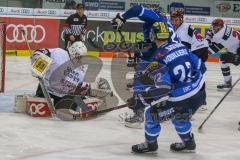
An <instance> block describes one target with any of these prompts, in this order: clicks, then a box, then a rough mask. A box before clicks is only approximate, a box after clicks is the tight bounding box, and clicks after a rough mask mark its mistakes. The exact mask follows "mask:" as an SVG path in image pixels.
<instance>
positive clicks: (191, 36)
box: [170, 10, 208, 62]
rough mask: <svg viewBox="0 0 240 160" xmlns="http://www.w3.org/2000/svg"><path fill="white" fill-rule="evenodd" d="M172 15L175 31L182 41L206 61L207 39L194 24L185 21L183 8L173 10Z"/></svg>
mask: <svg viewBox="0 0 240 160" xmlns="http://www.w3.org/2000/svg"><path fill="white" fill-rule="evenodd" d="M170 16H171V22H172V25H173V26H174V29H175V33H176V34H177V36H178V38H179V39H180V41H181V43H182V44H184V45H185V46H186V47H188V48H189V49H190V50H191V51H192V52H193V53H194V54H196V55H197V56H198V57H199V58H201V59H202V61H203V62H205V61H206V60H207V58H208V43H207V41H206V40H205V39H204V38H203V37H202V35H201V34H200V33H198V32H197V31H196V30H195V29H194V27H193V26H192V25H190V24H188V23H185V22H184V20H183V12H182V11H181V10H176V11H173V12H172V13H171V14H170Z"/></svg>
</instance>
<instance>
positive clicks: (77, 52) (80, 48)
mask: <svg viewBox="0 0 240 160" xmlns="http://www.w3.org/2000/svg"><path fill="white" fill-rule="evenodd" d="M68 53H69V56H70V59H74V58H78V59H79V58H80V57H81V56H83V55H86V54H87V47H86V46H85V45H84V43H83V42H81V41H77V42H74V43H73V44H72V45H71V46H70V47H69V48H68Z"/></svg>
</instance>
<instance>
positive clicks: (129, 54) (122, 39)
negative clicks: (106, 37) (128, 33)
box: [117, 29, 132, 58]
mask: <svg viewBox="0 0 240 160" xmlns="http://www.w3.org/2000/svg"><path fill="white" fill-rule="evenodd" d="M117 31H118V33H119V34H120V36H121V41H122V42H123V43H124V44H125V46H126V45H127V43H126V41H125V39H124V36H123V34H122V31H121V30H120V29H118V30H117ZM127 53H128V56H129V58H132V56H131V53H130V51H129V50H128V51H127Z"/></svg>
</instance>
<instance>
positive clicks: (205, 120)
mask: <svg viewBox="0 0 240 160" xmlns="http://www.w3.org/2000/svg"><path fill="white" fill-rule="evenodd" d="M239 81H240V78H238V79H237V80H236V82H235V83H234V84H233V86H232V87H231V88H230V89H229V90H228V91H227V93H226V94H225V95H224V96H223V97H222V99H221V100H220V101H219V102H218V104H217V105H216V106H215V107H214V108H213V110H212V111H211V112H210V113H209V115H208V116H207V117H206V118H205V119H204V121H203V122H202V123H201V125H200V126H199V127H198V132H201V131H202V128H203V125H204V124H205V123H206V122H207V120H208V119H209V118H210V117H211V115H212V114H213V113H214V112H215V111H216V109H217V108H218V107H219V106H220V104H221V103H222V101H223V100H224V99H225V98H226V97H227V96H228V95H229V93H230V92H231V91H232V89H233V87H234V86H236V84H237V83H238V82H239Z"/></svg>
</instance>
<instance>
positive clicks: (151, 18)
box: [122, 5, 179, 42]
mask: <svg viewBox="0 0 240 160" xmlns="http://www.w3.org/2000/svg"><path fill="white" fill-rule="evenodd" d="M133 17H138V18H139V19H140V20H142V21H144V22H145V23H144V24H143V35H144V40H148V39H150V31H151V27H152V25H153V23H154V22H157V21H158V22H164V23H167V25H168V27H169V30H170V33H171V36H170V37H171V38H170V39H169V40H170V41H174V42H177V41H179V40H178V38H177V35H176V34H175V32H174V29H173V27H172V24H171V23H170V22H169V20H168V19H167V17H165V16H162V15H160V14H159V13H157V12H156V11H154V10H152V9H148V8H144V7H143V6H140V5H135V6H133V7H132V8H130V9H129V10H128V11H126V12H125V13H124V14H122V18H123V19H125V20H127V19H130V18H133Z"/></svg>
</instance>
